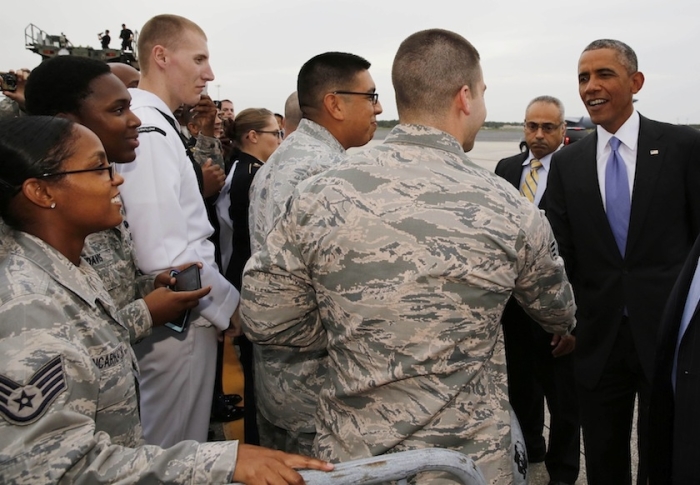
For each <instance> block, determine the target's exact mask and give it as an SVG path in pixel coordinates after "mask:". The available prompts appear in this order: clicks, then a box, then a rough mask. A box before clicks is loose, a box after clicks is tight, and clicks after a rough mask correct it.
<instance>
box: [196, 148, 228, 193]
mask: <svg viewBox="0 0 700 485" xmlns="http://www.w3.org/2000/svg"><path fill="white" fill-rule="evenodd" d="M224 182H226V173H225V172H224V171H223V170H222V169H221V167H219V166H218V165H216V164H214V163H213V162H212V161H211V158H209V159H207V161H206V162H205V163H204V165H202V186H203V188H202V196H203V197H204V198H205V199H208V198H209V197H211V196H213V195H216V194H218V193H219V192H221V187H223V186H224Z"/></svg>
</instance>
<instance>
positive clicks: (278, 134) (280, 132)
mask: <svg viewBox="0 0 700 485" xmlns="http://www.w3.org/2000/svg"><path fill="white" fill-rule="evenodd" d="M254 131H255V132H256V133H269V134H271V135H275V136H276V137H277V138H280V139H281V138H284V130H254Z"/></svg>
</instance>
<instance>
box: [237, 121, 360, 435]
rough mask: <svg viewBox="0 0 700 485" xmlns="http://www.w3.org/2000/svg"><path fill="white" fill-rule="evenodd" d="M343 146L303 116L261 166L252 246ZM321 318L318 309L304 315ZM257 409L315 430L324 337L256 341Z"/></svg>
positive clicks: (291, 426) (340, 156)
mask: <svg viewBox="0 0 700 485" xmlns="http://www.w3.org/2000/svg"><path fill="white" fill-rule="evenodd" d="M346 159H347V154H346V153H345V149H344V148H343V147H342V145H341V144H340V143H339V142H338V140H336V139H335V138H334V137H333V135H331V134H330V133H329V132H328V130H326V129H325V128H324V127H322V126H320V125H318V124H316V123H314V122H313V121H310V120H307V119H304V120H301V123H299V127H298V128H297V129H296V131H295V132H294V133H292V134H291V135H289V137H288V138H287V139H286V140H285V141H284V142H283V143H282V145H280V147H279V148H278V149H277V150H275V152H274V153H273V154H272V156H271V157H270V158H269V159H268V161H267V162H266V163H265V164H264V165H263V166H262V167H261V168H260V169H259V170H258V172H257V173H256V175H255V178H254V179H253V183H252V185H251V188H250V209H249V213H248V221H249V225H250V246H251V250H252V252H255V251H258V250H259V249H260V247H261V246H262V245H263V243H264V241H265V236H266V235H267V233H268V232H269V231H270V230H271V229H272V227H273V225H274V223H275V221H276V220H277V219H278V218H279V217H280V214H281V213H282V212H283V211H284V208H285V205H286V203H287V200H288V199H289V198H290V197H291V195H292V193H293V192H294V189H295V187H296V186H297V184H299V183H300V182H302V181H303V180H305V179H307V178H309V177H311V176H313V175H316V174H318V173H320V172H323V171H324V170H328V169H329V168H331V167H333V166H335V165H337V164H338V163H339V162H341V161H343V160H346ZM306 318H308V319H309V320H312V321H313V320H317V319H318V314H317V313H312V314H309V315H307V316H306ZM254 352H255V359H254V361H255V388H256V392H257V395H258V396H259V397H258V410H259V411H260V412H261V413H262V414H263V416H265V418H266V419H267V420H268V421H270V422H271V423H273V424H274V425H275V426H278V427H280V428H284V429H288V430H293V431H303V432H306V433H311V432H313V431H314V429H315V426H314V415H315V413H316V398H317V397H318V392H319V390H320V386H321V383H322V382H323V380H322V375H323V371H322V370H321V369H322V368H323V367H324V366H325V363H324V360H325V358H326V351H325V341H320V342H317V345H315V346H313V347H307V348H305V349H303V352H302V351H300V349H294V350H291V351H290V350H289V349H286V348H284V347H279V346H270V345H265V346H264V347H263V346H260V345H255V347H254Z"/></svg>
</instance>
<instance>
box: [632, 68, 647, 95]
mask: <svg viewBox="0 0 700 485" xmlns="http://www.w3.org/2000/svg"><path fill="white" fill-rule="evenodd" d="M642 86H644V74H642V73H641V72H640V71H637V72H635V73H634V74H632V94H637V93H638V92H639V90H640V89H642Z"/></svg>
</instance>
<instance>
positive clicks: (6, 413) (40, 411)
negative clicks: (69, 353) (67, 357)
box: [0, 355, 66, 426]
mask: <svg viewBox="0 0 700 485" xmlns="http://www.w3.org/2000/svg"><path fill="white" fill-rule="evenodd" d="M65 390H66V376H65V374H64V372H63V361H62V360H61V356H60V355H59V356H57V357H54V358H53V359H51V360H50V361H49V362H47V363H46V364H45V365H44V366H43V367H42V368H41V369H39V370H38V371H36V373H35V374H34V375H33V376H32V377H31V378H30V379H29V382H27V383H26V384H24V385H21V384H18V383H17V382H15V381H13V380H12V379H9V378H8V377H5V376H4V375H2V374H0V416H2V417H3V418H4V419H5V421H8V422H10V423H12V424H17V425H20V426H26V425H28V424H31V423H33V422H34V421H36V420H38V419H39V418H41V417H42V416H43V415H44V414H46V411H48V409H49V406H51V404H52V403H53V402H54V401H55V400H56V398H57V397H58V396H59V395H60V394H61V393H62V392H63V391H65Z"/></svg>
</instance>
